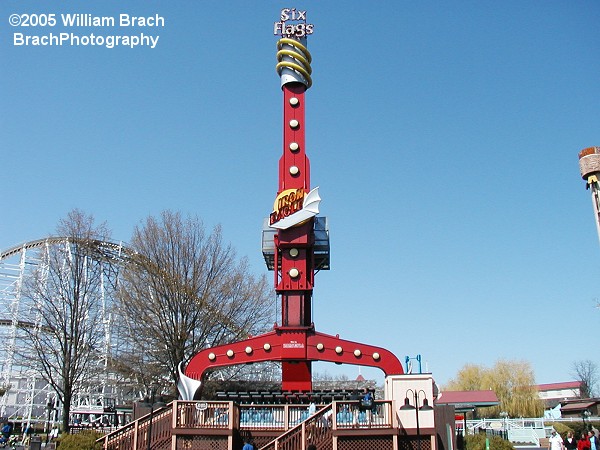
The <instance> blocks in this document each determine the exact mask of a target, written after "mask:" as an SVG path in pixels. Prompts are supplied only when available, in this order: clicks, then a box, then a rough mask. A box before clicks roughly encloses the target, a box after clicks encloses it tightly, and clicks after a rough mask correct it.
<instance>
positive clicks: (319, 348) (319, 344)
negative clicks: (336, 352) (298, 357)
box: [317, 342, 325, 352]
mask: <svg viewBox="0 0 600 450" xmlns="http://www.w3.org/2000/svg"><path fill="white" fill-rule="evenodd" d="M324 348H325V346H324V345H323V344H321V343H320V342H319V343H318V344H317V350H319V351H320V352H322V351H323V349H324Z"/></svg>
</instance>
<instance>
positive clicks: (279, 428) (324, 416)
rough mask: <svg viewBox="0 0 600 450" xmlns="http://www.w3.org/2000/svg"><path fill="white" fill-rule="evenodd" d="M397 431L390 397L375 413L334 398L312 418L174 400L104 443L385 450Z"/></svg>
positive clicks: (112, 446)
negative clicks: (247, 443)
mask: <svg viewBox="0 0 600 450" xmlns="http://www.w3.org/2000/svg"><path fill="white" fill-rule="evenodd" d="M398 435H399V428H398V423H397V420H396V416H395V414H394V413H393V410H392V402H390V401H377V402H375V408H374V411H373V413H371V414H368V413H366V412H361V411H359V410H358V402H357V401H343V402H336V401H334V402H332V403H331V404H328V405H322V406H321V407H320V408H319V407H318V408H317V412H316V413H315V414H314V415H312V416H310V417H309V412H308V405H298V404H295V405H294V404H285V405H281V404H277V405H238V404H237V403H234V402H231V401H229V402H214V401H211V402H203V401H174V402H172V403H171V404H169V405H167V407H165V408H162V409H160V410H157V411H154V412H153V414H151V415H150V414H148V415H146V416H143V417H141V418H140V419H138V420H136V421H134V422H131V423H130V424H128V425H126V426H125V427H123V428H121V429H119V430H117V431H115V432H113V433H110V434H108V435H107V436H105V437H104V438H103V445H104V449H106V450H138V449H140V450H142V449H143V450H146V449H147V448H151V449H152V450H171V449H172V450H179V449H190V450H195V449H198V450H200V449H207V448H210V449H215V450H237V449H239V448H241V447H242V445H243V439H244V438H246V437H248V438H251V439H253V441H254V444H255V445H256V446H257V448H259V449H264V450H304V449H305V448H306V446H307V445H308V444H311V443H314V444H317V445H318V448H319V450H321V449H322V450H336V449H337V448H339V445H338V443H339V441H349V440H350V441H351V440H353V439H354V440H364V439H365V438H367V439H368V437H369V436H371V437H372V438H373V439H374V440H375V441H381V442H384V441H385V442H389V445H388V444H387V443H386V444H378V445H376V446H373V445H371V446H367V447H363V446H360V445H358V446H357V445H352V446H350V447H349V448H353V449H361V448H370V449H380V448H381V449H382V450H385V449H388V448H389V449H397V448H398V443H397V441H398ZM148 438H150V447H148ZM394 442H395V444H394ZM428 448H430V447H428ZM422 450H426V448H425V447H423V449H422Z"/></svg>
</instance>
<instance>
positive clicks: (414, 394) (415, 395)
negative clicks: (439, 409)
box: [400, 389, 433, 450]
mask: <svg viewBox="0 0 600 450" xmlns="http://www.w3.org/2000/svg"><path fill="white" fill-rule="evenodd" d="M409 392H410V393H411V394H412V397H413V402H414V406H413V405H411V404H410V400H409V398H408V393H409ZM421 393H423V397H422V399H423V405H422V406H419V399H420V394H421ZM412 409H414V410H415V418H416V421H417V448H418V450H421V429H420V428H419V411H431V410H433V407H431V406H430V405H429V401H428V400H427V394H426V393H425V391H424V390H423V389H420V390H418V391H416V390H415V391H413V390H412V389H408V390H407V391H406V394H405V398H404V405H402V406H401V407H400V410H401V411H409V410H412Z"/></svg>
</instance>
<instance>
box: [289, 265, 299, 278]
mask: <svg viewBox="0 0 600 450" xmlns="http://www.w3.org/2000/svg"><path fill="white" fill-rule="evenodd" d="M289 273H290V277H292V278H298V275H300V272H299V271H298V269H296V268H295V267H292V268H291V269H290V272H289Z"/></svg>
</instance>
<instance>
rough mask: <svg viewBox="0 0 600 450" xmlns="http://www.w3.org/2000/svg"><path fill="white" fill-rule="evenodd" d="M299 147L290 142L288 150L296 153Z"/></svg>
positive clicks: (295, 143)
mask: <svg viewBox="0 0 600 450" xmlns="http://www.w3.org/2000/svg"><path fill="white" fill-rule="evenodd" d="M299 148H300V146H299V145H298V143H297V142H290V150H291V151H293V152H297V151H298V149H299Z"/></svg>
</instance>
